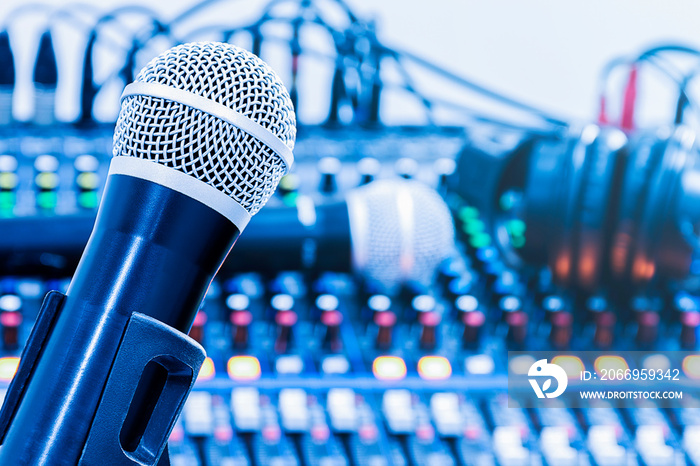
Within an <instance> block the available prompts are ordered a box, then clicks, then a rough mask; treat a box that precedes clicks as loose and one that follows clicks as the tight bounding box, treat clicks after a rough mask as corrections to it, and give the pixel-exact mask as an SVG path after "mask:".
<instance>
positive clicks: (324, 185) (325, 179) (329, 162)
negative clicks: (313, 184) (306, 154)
mask: <svg viewBox="0 0 700 466" xmlns="http://www.w3.org/2000/svg"><path fill="white" fill-rule="evenodd" d="M342 168H343V166H342V164H341V163H340V160H338V159H336V158H335V157H323V158H322V159H321V160H319V161H318V171H319V173H320V174H321V185H320V186H319V190H320V191H321V192H322V193H324V194H333V193H334V192H336V191H337V190H338V183H337V179H336V178H337V176H338V173H340V170H341V169H342Z"/></svg>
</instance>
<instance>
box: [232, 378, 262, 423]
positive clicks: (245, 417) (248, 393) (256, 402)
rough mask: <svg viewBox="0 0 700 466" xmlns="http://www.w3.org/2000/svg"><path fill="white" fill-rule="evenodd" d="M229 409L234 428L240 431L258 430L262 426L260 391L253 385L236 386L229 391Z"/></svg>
mask: <svg viewBox="0 0 700 466" xmlns="http://www.w3.org/2000/svg"><path fill="white" fill-rule="evenodd" d="M231 411H232V412H233V423H234V425H235V426H236V429H237V430H239V431H242V432H250V431H255V430H259V429H260V428H261V426H262V412H261V410H260V393H259V392H258V389H257V388H254V387H236V388H234V389H233V391H231Z"/></svg>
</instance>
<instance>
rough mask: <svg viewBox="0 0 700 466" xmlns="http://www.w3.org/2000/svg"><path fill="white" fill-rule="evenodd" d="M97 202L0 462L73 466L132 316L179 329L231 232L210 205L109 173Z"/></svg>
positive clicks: (187, 320) (185, 325)
mask: <svg viewBox="0 0 700 466" xmlns="http://www.w3.org/2000/svg"><path fill="white" fill-rule="evenodd" d="M103 199H104V200H103V203H102V205H101V207H100V213H99V214H98V217H97V221H96V223H95V228H94V230H93V232H92V235H91V236H90V240H89V241H88V244H87V247H86V248H85V252H84V253H83V256H82V259H81V260H80V263H79V265H78V268H77V270H76V273H75V275H74V277H73V280H72V281H71V284H70V287H69V289H68V292H67V294H66V295H67V297H66V299H65V301H64V305H63V308H62V310H61V313H60V315H59V317H58V320H57V322H56V327H55V328H54V330H53V332H52V335H51V337H50V339H49V340H48V344H47V346H46V347H45V348H44V354H43V356H42V357H41V359H40V360H39V363H38V365H37V367H36V369H35V372H34V374H33V377H32V383H31V384H29V386H28V388H27V392H26V394H25V396H24V400H23V402H22V404H21V405H20V407H19V409H18V411H17V414H16V416H15V419H14V421H13V424H12V427H11V429H10V430H9V431H8V434H7V437H6V440H5V445H4V446H3V448H2V449H0V463H2V464H10V461H9V460H10V459H12V461H16V463H14V464H46V465H59V464H66V465H68V464H76V463H77V461H78V459H79V457H80V453H81V450H82V447H83V444H84V442H85V438H84V436H85V435H86V434H87V432H88V430H89V428H90V424H91V422H92V419H93V416H94V414H95V410H96V409H97V405H98V402H99V399H100V395H101V393H102V387H103V385H104V384H105V382H106V380H107V375H108V373H109V370H110V366H111V361H112V360H113V359H114V357H115V353H116V351H117V348H118V346H119V343H120V340H121V336H122V334H123V333H124V330H125V328H126V325H127V323H128V321H129V318H130V316H131V314H132V313H133V312H134V311H138V312H142V313H144V314H147V315H149V316H151V317H154V318H155V319H157V320H159V321H161V322H163V323H166V324H168V325H170V326H172V327H174V328H176V329H178V330H180V331H181V332H183V333H187V331H188V330H189V328H190V326H191V324H192V321H193V319H194V317H195V315H196V313H197V310H198V307H199V303H200V302H201V300H202V299H203V297H204V294H205V293H206V290H207V288H208V286H209V283H210V282H211V280H212V279H213V277H214V274H215V273H216V271H217V270H218V268H219V266H220V265H221V263H222V262H223V260H224V259H225V257H226V255H227V254H228V252H229V250H230V249H231V247H232V246H233V243H234V242H235V240H236V238H237V237H238V234H239V231H238V229H237V228H236V227H235V225H233V224H232V223H231V222H230V221H229V220H228V219H227V218H226V217H224V216H223V215H222V214H220V213H219V212H216V211H215V210H213V209H212V208H210V207H208V206H206V205H204V204H202V203H201V202H199V201H197V200H195V199H192V198H190V197H188V196H186V195H184V194H182V193H180V192H178V191H175V190H173V189H171V188H168V187H165V186H161V185H159V184H156V183H153V182H150V181H147V180H143V179H140V178H136V177H132V176H127V175H121V174H119V175H110V177H109V179H108V182H107V185H106V188H105V194H104V198H103ZM66 411H70V413H71V415H70V416H65V415H62V412H66ZM124 435H126V436H128V433H124ZM125 438H126V437H125ZM6 459H7V460H8V461H5V460H6Z"/></svg>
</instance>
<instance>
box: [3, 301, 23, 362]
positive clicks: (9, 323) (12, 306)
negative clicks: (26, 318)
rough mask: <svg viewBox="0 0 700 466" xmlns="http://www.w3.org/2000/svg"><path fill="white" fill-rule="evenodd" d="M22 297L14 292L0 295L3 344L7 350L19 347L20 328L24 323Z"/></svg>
mask: <svg viewBox="0 0 700 466" xmlns="http://www.w3.org/2000/svg"><path fill="white" fill-rule="evenodd" d="M21 309H22V298H20V297H19V296H17V295H14V294H6V295H3V296H2V297H0V325H1V326H2V345H3V348H4V349H5V350H8V351H14V350H16V349H18V348H19V329H20V325H22V320H23V318H22V314H21V312H20V311H21Z"/></svg>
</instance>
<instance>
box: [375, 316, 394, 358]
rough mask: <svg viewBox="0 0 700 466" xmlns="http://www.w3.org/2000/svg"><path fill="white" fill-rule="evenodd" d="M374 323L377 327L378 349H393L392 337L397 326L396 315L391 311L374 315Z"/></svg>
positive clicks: (376, 343)
mask: <svg viewBox="0 0 700 466" xmlns="http://www.w3.org/2000/svg"><path fill="white" fill-rule="evenodd" d="M374 323H375V324H376V325H377V338H376V341H375V345H376V347H377V349H380V350H384V351H386V350H388V349H389V348H391V337H392V333H393V330H394V325H396V314H394V313H393V312H391V311H382V312H377V313H375V314H374Z"/></svg>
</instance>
